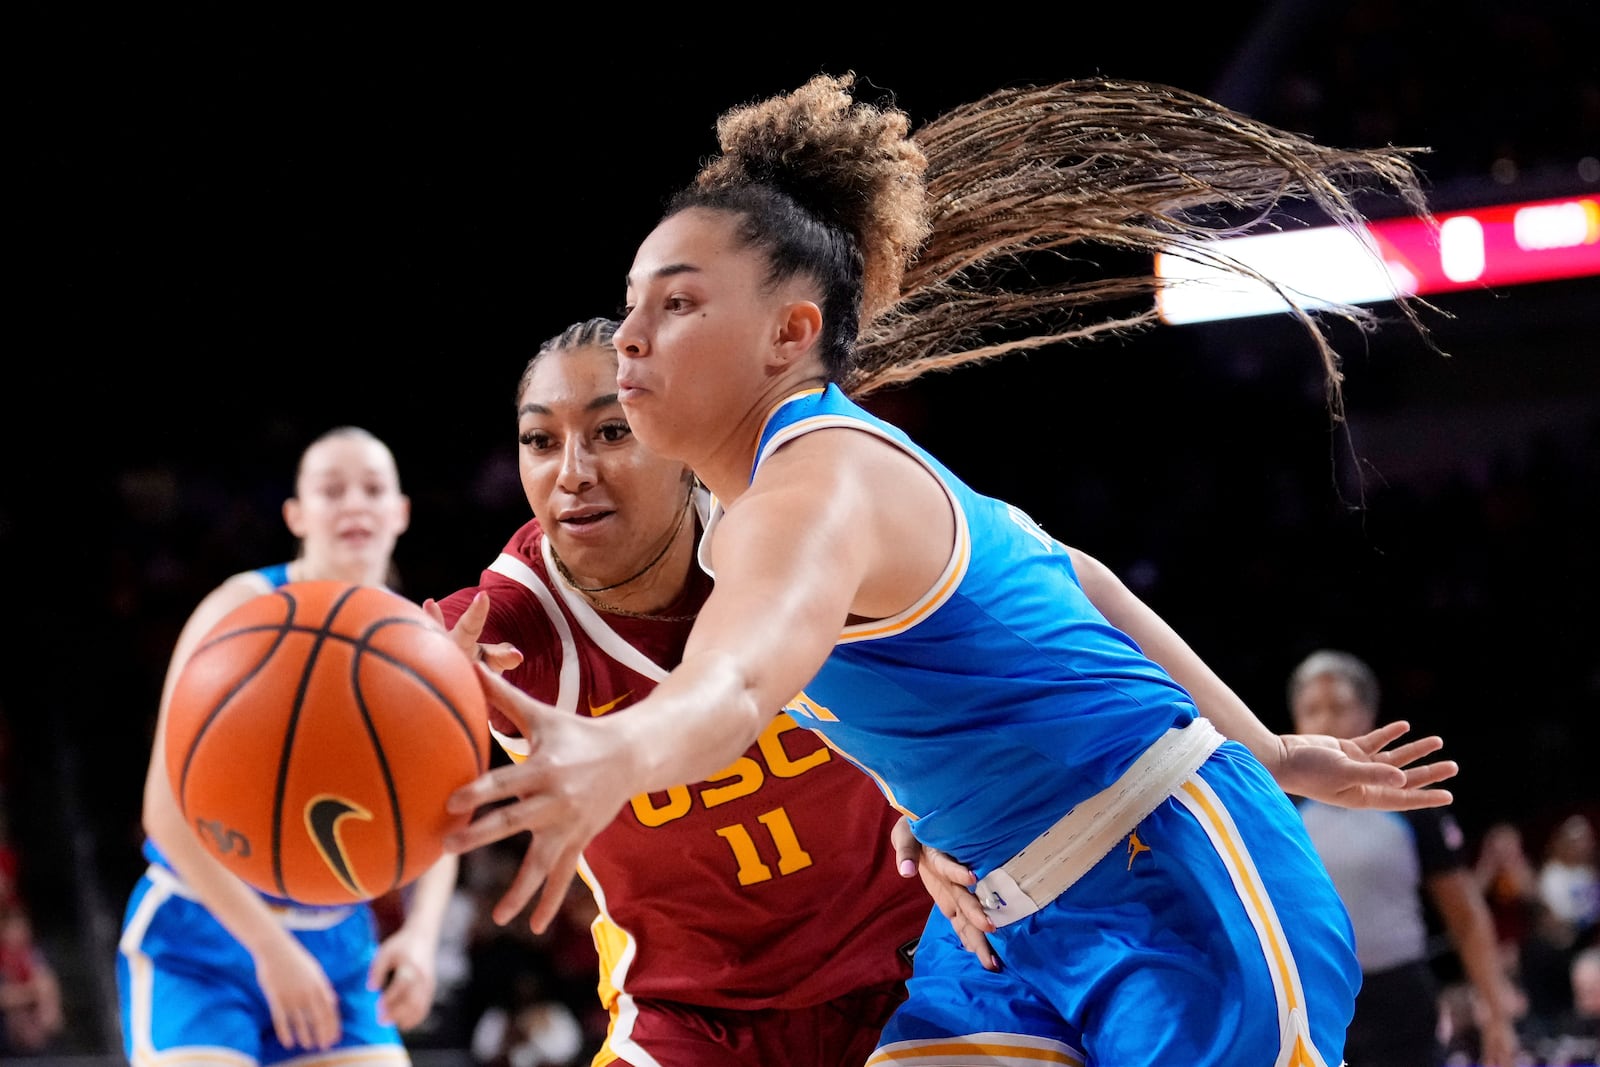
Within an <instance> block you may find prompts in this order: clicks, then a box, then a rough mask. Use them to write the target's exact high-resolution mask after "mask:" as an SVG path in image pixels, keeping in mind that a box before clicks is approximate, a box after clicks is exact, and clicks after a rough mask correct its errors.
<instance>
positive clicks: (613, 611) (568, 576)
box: [545, 488, 695, 622]
mask: <svg viewBox="0 0 1600 1067" xmlns="http://www.w3.org/2000/svg"><path fill="white" fill-rule="evenodd" d="M693 492H694V490H693V488H691V489H690V494H691V496H690V500H686V501H684V506H683V509H682V510H680V511H679V512H678V521H677V523H676V524H675V525H674V526H673V527H672V533H671V534H670V535H669V536H668V537H667V540H666V543H665V544H663V545H662V546H661V551H659V552H657V553H656V554H655V556H654V557H652V558H651V560H650V562H649V563H646V564H645V565H644V566H643V567H640V568H639V569H638V570H636V571H634V572H633V573H632V574H630V575H628V577H626V578H624V579H622V580H621V581H620V582H612V583H611V584H610V585H581V584H579V582H578V579H577V577H576V576H574V575H573V573H572V571H570V570H568V569H567V565H566V563H565V562H564V561H563V560H562V559H561V557H560V555H558V554H557V553H556V546H555V543H554V542H553V541H549V540H546V542H545V543H546V544H548V545H549V546H550V559H551V561H552V562H554V563H555V565H556V570H558V571H560V572H561V578H562V580H563V581H565V582H566V583H567V585H569V586H571V587H572V588H573V589H574V590H576V591H577V592H579V593H582V594H583V596H584V599H585V600H587V601H589V603H590V604H593V605H594V607H595V608H596V609H597V610H599V611H603V612H606V613H607V614H609V615H625V616H627V617H628V618H630V619H655V620H656V621H657V622H689V621H691V620H692V619H694V617H695V616H694V615H693V614H689V615H658V614H655V613H654V612H649V611H634V610H632V609H630V608H624V607H620V606H618V605H616V604H613V603H611V602H610V601H606V600H601V599H600V598H599V597H597V596H595V595H594V594H596V593H604V592H606V591H607V590H610V589H618V588H621V587H622V586H624V585H627V584H628V583H629V582H635V581H638V580H639V579H640V578H643V577H644V576H645V575H646V574H648V573H650V571H651V570H652V569H654V568H655V566H656V565H657V564H659V563H660V562H661V561H662V560H663V559H666V558H667V552H668V550H670V549H671V548H672V546H673V545H674V544H676V543H677V541H678V533H679V531H680V530H682V529H683V520H684V517H685V516H687V515H688V514H689V510H690V508H691V507H692V503H691V501H692V499H693ZM680 595H681V594H680Z"/></svg>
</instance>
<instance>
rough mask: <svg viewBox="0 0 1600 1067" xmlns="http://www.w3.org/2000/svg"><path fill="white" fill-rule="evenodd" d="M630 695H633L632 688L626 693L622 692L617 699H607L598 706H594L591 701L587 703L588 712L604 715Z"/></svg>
mask: <svg viewBox="0 0 1600 1067" xmlns="http://www.w3.org/2000/svg"><path fill="white" fill-rule="evenodd" d="M631 696H633V690H631V689H630V690H628V691H627V692H626V693H623V694H622V695H621V696H619V697H618V698H617V699H615V700H608V701H606V702H605V703H604V704H601V705H600V706H599V707H595V706H594V704H592V703H591V704H590V705H589V714H590V715H604V714H605V713H606V712H608V711H610V710H611V709H612V708H614V707H616V706H617V705H618V704H620V703H622V702H623V701H624V700H627V699H628V698H629V697H631Z"/></svg>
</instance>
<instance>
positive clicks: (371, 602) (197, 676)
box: [165, 581, 489, 904]
mask: <svg viewBox="0 0 1600 1067" xmlns="http://www.w3.org/2000/svg"><path fill="white" fill-rule="evenodd" d="M165 755H166V761H167V773H168V775H169V776H170V778H171V782H172V792H173V795H174V796H175V797H176V798H177V801H178V807H179V809H180V810H182V812H183V814H184V816H185V818H186V819H187V820H188V823H189V825H190V826H191V827H192V828H193V829H194V830H195V832H196V833H197V834H198V835H199V838H200V840H201V841H202V842H203V843H204V845H205V847H206V849H207V850H208V851H209V852H211V854H212V855H214V856H216V857H217V859H218V860H220V861H221V862H222V863H223V865H224V866H226V867H227V868H228V869H229V870H230V871H232V872H233V873H234V874H236V875H238V876H239V877H240V878H242V879H243V880H244V881H246V882H248V883H249V884H250V885H252V886H254V887H255V888H256V889H259V890H261V891H262V892H264V893H267V894H270V895H272V896H277V897H283V898H287V899H289V900H292V901H295V902H297V903H300V904H349V903H355V902H361V901H368V900H372V899H374V898H376V897H379V896H382V895H383V894H385V893H387V892H389V891H390V890H393V889H398V888H400V887H402V886H405V885H407V884H409V883H410V882H411V881H413V880H414V879H415V878H416V877H417V876H418V875H420V874H422V872H423V871H425V870H427V869H428V868H429V867H430V866H432V865H433V863H434V862H435V861H436V860H438V859H439V857H440V856H441V855H443V853H444V836H445V834H447V833H449V832H450V831H451V830H454V829H456V828H458V827H460V826H462V825H464V824H465V823H466V821H467V818H468V817H467V816H453V815H450V814H449V813H447V812H446V811H445V807H444V805H445V798H446V797H448V796H449V795H450V794H451V793H452V792H454V791H455V790H456V789H457V788H459V787H460V786H463V785H465V784H466V783H468V782H470V781H471V780H472V779H473V778H475V777H477V776H478V775H479V774H482V773H483V772H484V771H485V770H486V769H487V767H488V761H489V732H488V710H487V705H486V703H485V701H484V697H483V692H482V690H481V689H480V688H479V686H478V678H477V675H476V668H475V667H474V666H473V665H472V663H471V662H470V661H469V659H468V658H467V657H466V656H465V655H463V654H462V652H461V650H460V649H458V648H457V647H456V645H455V643H454V642H453V641H452V640H451V638H450V636H449V635H448V634H446V633H445V632H444V631H443V630H442V629H441V628H440V627H439V625H438V624H437V623H435V622H434V621H433V620H432V619H430V618H429V617H428V616H427V614H426V613H425V612H424V611H423V610H422V608H420V607H419V606H417V605H415V604H413V603H411V602H410V601H409V600H406V599H405V598H404V597H401V596H399V595H398V594H396V593H393V592H390V591H388V590H386V589H380V588H376V587H372V586H360V585H352V584H349V583H346V582H331V581H320V582H291V583H289V584H288V585H284V586H281V587H280V588H278V589H275V590H273V591H272V592H270V593H265V594H263V595H261V596H259V597H256V598H255V599H254V600H250V601H247V602H246V603H244V604H241V605H240V606H239V607H237V608H235V609H234V610H233V611H231V612H229V613H228V614H227V615H226V616H224V617H223V618H222V619H221V620H220V621H219V622H218V623H217V624H216V625H215V626H214V627H212V629H211V631H210V632H209V633H207V635H206V636H205V638H204V639H203V640H202V641H201V643H200V645H199V647H198V648H196V650H195V652H194V655H193V656H191V657H190V658H189V660H188V662H187V663H186V664H185V665H184V667H183V670H182V671H181V672H180V674H179V676H178V679H177V682H176V683H175V685H174V688H173V693H172V701H171V704H170V705H169V707H168V709H167V725H166V746H165Z"/></svg>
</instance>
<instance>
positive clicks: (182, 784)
mask: <svg viewBox="0 0 1600 1067" xmlns="http://www.w3.org/2000/svg"><path fill="white" fill-rule="evenodd" d="M274 592H276V590H275V591H274ZM279 595H280V596H282V597H283V599H284V600H285V601H286V602H287V605H286V606H287V611H288V615H287V616H286V617H285V620H284V622H283V623H279V624H278V625H277V626H260V627H255V626H252V627H249V628H248V630H230V631H229V632H228V634H227V635H226V636H225V637H219V638H218V639H217V640H216V641H207V642H205V643H204V644H202V645H201V646H200V647H199V648H197V649H195V650H194V652H192V653H191V654H190V656H189V659H190V660H193V659H194V658H195V657H196V656H198V655H200V653H201V652H203V651H205V650H206V649H207V648H210V647H211V646H212V645H214V644H217V643H218V641H224V640H232V639H233V637H234V636H236V635H237V634H239V633H245V632H253V631H256V630H276V631H277V633H278V636H277V638H276V640H274V641H273V642H272V645H271V647H270V648H268V649H267V654H266V655H264V656H262V657H261V659H260V660H258V661H257V662H256V665H255V666H254V667H252V668H250V670H249V671H247V672H245V675H244V677H242V678H240V679H239V680H238V681H236V682H234V683H233V687H232V688H231V689H229V690H228V692H227V694H226V695H225V696H224V697H223V698H222V699H221V700H219V701H217V704H216V706H215V707H214V708H212V709H211V711H210V712H209V713H208V714H207V715H206V717H205V721H204V722H202V723H201V724H200V728H199V729H198V730H196V731H195V732H194V738H193V740H191V741H190V742H189V751H187V752H185V753H184V754H183V770H182V772H181V773H180V774H179V775H178V796H177V800H178V807H179V809H180V810H183V809H184V807H185V806H184V799H183V798H184V795H185V794H186V793H187V792H188V789H189V768H190V767H192V766H194V754H195V753H196V752H197V751H199V749H200V741H201V740H202V739H203V738H204V737H205V736H206V733H207V731H209V730H210V729H211V724H212V723H214V722H216V721H217V717H218V716H220V715H221V714H222V713H223V711H224V710H225V709H226V708H227V706H228V704H229V703H230V702H232V700H233V698H234V697H236V696H238V695H239V691H240V690H242V689H243V688H244V687H245V686H246V685H248V684H249V683H250V681H251V680H252V679H253V678H255V676H256V675H258V674H260V673H261V671H262V670H263V669H264V668H265V667H266V665H267V664H268V663H269V662H271V660H272V657H273V656H276V655H277V654H278V649H279V648H280V647H281V646H282V645H283V643H284V641H286V640H288V638H289V634H290V632H291V631H292V627H290V626H289V625H288V622H289V620H290V619H292V618H293V617H294V602H293V600H292V598H290V597H288V596H287V595H284V594H279Z"/></svg>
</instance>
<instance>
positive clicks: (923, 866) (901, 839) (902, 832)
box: [889, 815, 1000, 971]
mask: <svg viewBox="0 0 1600 1067" xmlns="http://www.w3.org/2000/svg"><path fill="white" fill-rule="evenodd" d="M889 840H890V841H891V842H892V843H893V845H894V859H895V866H896V868H897V869H898V870H899V871H900V876H901V877H902V878H910V877H912V876H913V875H921V876H922V885H923V887H924V888H925V889H927V891H928V895H929V896H930V897H932V898H933V903H934V905H935V906H936V907H937V908H938V909H939V910H940V911H941V912H943V913H944V916H945V918H947V919H949V920H950V925H951V926H953V927H954V928H955V931H956V936H957V937H959V938H960V939H961V945H962V947H963V948H965V949H966V950H967V951H968V952H971V953H973V954H974V955H976V956H977V957H978V960H979V962H981V963H982V964H983V969H984V970H986V971H998V970H999V969H1000V958H999V957H998V956H996V955H995V951H994V946H993V945H991V944H989V938H988V935H989V934H990V933H993V932H994V921H993V920H991V919H990V918H989V916H988V914H987V913H986V912H985V911H984V910H983V905H982V904H981V903H979V902H978V897H977V894H975V893H973V892H972V887H973V886H975V885H977V884H978V876H977V875H975V874H973V873H972V871H970V870H968V869H967V868H966V867H964V866H963V865H962V864H960V863H957V862H956V859H955V857H954V856H951V855H949V854H948V853H945V852H940V851H939V850H938V849H936V848H929V847H928V846H927V845H924V844H923V843H922V842H920V841H918V840H917V839H916V836H915V835H914V834H912V832H911V823H910V821H909V820H908V819H906V817H905V816H903V815H902V816H901V817H900V818H899V820H898V821H896V822H895V824H894V828H893V829H892V830H890V831H889Z"/></svg>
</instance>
